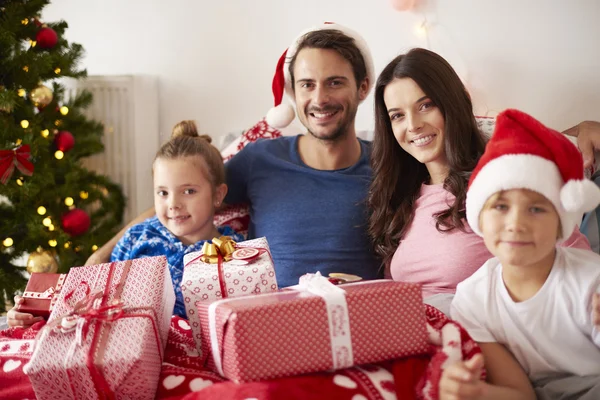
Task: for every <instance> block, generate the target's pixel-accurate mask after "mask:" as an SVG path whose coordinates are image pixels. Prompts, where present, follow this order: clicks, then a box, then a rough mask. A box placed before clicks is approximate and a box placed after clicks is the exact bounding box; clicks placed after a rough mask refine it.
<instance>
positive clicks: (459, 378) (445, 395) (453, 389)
mask: <svg viewBox="0 0 600 400" xmlns="http://www.w3.org/2000/svg"><path fill="white" fill-rule="evenodd" d="M482 370H483V355H482V354H476V355H475V356H473V357H472V358H471V359H470V360H468V361H464V362H458V363H456V364H453V365H451V366H449V367H448V368H446V369H445V370H444V372H443V373H442V379H441V380H440V400H467V399H469V400H470V399H478V398H480V397H481V396H483V395H484V393H485V390H486V385H485V382H484V381H482V380H480V379H479V378H480V377H481V372H482Z"/></svg>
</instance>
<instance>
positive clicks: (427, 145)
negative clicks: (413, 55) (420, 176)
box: [383, 78, 448, 169]
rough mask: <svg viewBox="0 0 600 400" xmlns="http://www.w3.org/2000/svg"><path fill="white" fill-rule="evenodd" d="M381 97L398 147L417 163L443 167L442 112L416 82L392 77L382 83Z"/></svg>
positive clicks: (443, 123) (444, 159)
mask: <svg viewBox="0 0 600 400" xmlns="http://www.w3.org/2000/svg"><path fill="white" fill-rule="evenodd" d="M383 100H384V102H385V106H386V108H387V111H388V116H389V118H390V122H391V125H392V131H393V132H394V137H395V138H396V141H397V142H398V144H399V145H400V147H402V148H403V149H404V151H406V152H407V153H408V154H410V155H411V156H413V157H414V158H416V159H417V160H418V161H419V162H420V163H423V164H425V165H428V164H430V163H433V164H435V163H437V164H441V165H442V166H444V167H445V166H446V165H447V164H448V162H447V161H446V154H445V149H444V126H445V121H444V116H443V115H442V112H441V111H440V109H439V108H438V107H437V106H436V105H435V104H434V103H433V101H432V100H431V99H430V98H429V97H427V95H426V94H425V92H423V90H422V89H421V88H420V87H419V85H417V83H416V82H415V81H414V80H412V79H411V78H396V79H394V80H393V81H392V82H390V84H389V85H387V86H386V88H385V90H384V92H383ZM428 167H429V165H428ZM428 169H429V168H428Z"/></svg>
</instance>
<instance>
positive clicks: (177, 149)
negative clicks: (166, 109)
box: [154, 121, 225, 189]
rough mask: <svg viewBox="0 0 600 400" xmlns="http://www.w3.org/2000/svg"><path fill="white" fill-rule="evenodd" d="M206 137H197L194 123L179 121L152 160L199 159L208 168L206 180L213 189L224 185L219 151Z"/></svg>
mask: <svg viewBox="0 0 600 400" xmlns="http://www.w3.org/2000/svg"><path fill="white" fill-rule="evenodd" d="M211 142H212V138H211V137H210V136H208V135H199V134H198V128H197V127H196V123H195V122H194V121H181V122H179V123H178V124H177V125H175V126H174V127H173V131H172V133H171V139H170V140H169V141H168V142H167V143H165V144H163V145H162V146H161V148H160V149H159V150H158V152H157V153H156V157H155V158H154V160H157V159H158V158H163V159H171V160H172V159H177V158H181V157H200V158H201V159H202V160H204V163H205V164H206V167H207V168H208V171H206V172H207V179H208V180H209V181H210V182H211V183H212V184H213V189H214V188H216V187H217V186H218V185H220V184H222V183H225V167H224V165H223V158H222V157H221V153H220V152H219V150H218V149H217V148H216V147H215V146H213V145H212V144H211Z"/></svg>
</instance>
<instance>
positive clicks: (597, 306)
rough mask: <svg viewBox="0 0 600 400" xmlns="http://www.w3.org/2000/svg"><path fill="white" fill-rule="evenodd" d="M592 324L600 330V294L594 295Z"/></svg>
mask: <svg viewBox="0 0 600 400" xmlns="http://www.w3.org/2000/svg"><path fill="white" fill-rule="evenodd" d="M592 323H593V324H594V326H595V327H596V329H600V293H594V297H593V298H592Z"/></svg>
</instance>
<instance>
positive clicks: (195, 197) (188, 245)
mask: <svg viewBox="0 0 600 400" xmlns="http://www.w3.org/2000/svg"><path fill="white" fill-rule="evenodd" d="M153 180H154V208H155V209H156V215H155V216H153V217H151V218H148V219H147V220H145V221H144V222H142V223H140V224H137V225H134V226H132V227H131V228H129V229H128V230H127V231H126V232H125V235H124V236H123V237H122V238H121V240H119V242H118V244H117V245H116V246H115V248H114V249H113V252H112V255H111V258H110V261H123V260H130V259H134V258H140V257H150V256H158V255H165V256H166V257H167V261H168V264H169V270H170V272H171V278H172V280H173V287H174V288H175V293H176V297H177V299H176V302H175V310H174V314H176V315H179V316H182V317H185V316H186V314H185V306H184V303H183V297H182V294H181V287H180V284H181V277H182V275H183V256H184V255H185V254H187V253H190V252H194V251H199V250H201V249H202V245H203V244H204V242H205V241H206V240H210V239H212V238H213V237H218V236H222V235H227V236H231V237H232V238H233V240H235V241H241V240H243V236H242V235H240V234H237V233H235V232H234V231H233V229H231V228H230V227H228V226H225V227H219V228H216V227H215V226H214V224H213V216H214V213H215V209H216V208H218V207H219V206H220V205H221V203H222V202H223V198H224V197H225V194H226V193H227V185H226V184H225V167H224V166H223V160H222V158H221V154H220V153H219V151H218V150H217V148H216V147H214V146H213V145H212V144H211V138H210V136H207V135H202V136H199V135H198V131H197V128H196V125H195V123H194V122H193V121H182V122H180V123H178V124H177V125H175V127H174V128H173V133H172V136H171V140H170V141H169V142H167V143H165V144H164V145H163V146H162V147H161V148H160V149H159V151H158V153H157V154H156V157H155V159H154V165H153ZM15 301H16V302H17V303H19V302H21V301H22V299H21V298H18V297H17V298H15ZM39 320H41V319H40V318H39V317H36V318H34V317H33V316H32V315H31V314H27V313H19V312H17V311H16V309H15V308H13V309H12V310H10V311H9V313H8V324H9V326H30V325H32V324H33V323H35V322H37V321H39Z"/></svg>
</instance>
